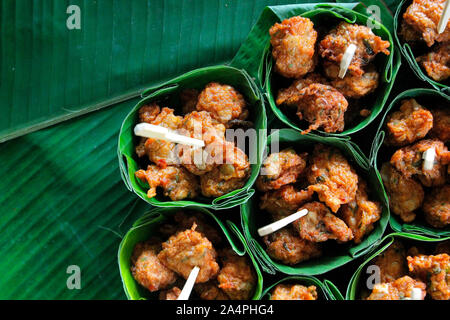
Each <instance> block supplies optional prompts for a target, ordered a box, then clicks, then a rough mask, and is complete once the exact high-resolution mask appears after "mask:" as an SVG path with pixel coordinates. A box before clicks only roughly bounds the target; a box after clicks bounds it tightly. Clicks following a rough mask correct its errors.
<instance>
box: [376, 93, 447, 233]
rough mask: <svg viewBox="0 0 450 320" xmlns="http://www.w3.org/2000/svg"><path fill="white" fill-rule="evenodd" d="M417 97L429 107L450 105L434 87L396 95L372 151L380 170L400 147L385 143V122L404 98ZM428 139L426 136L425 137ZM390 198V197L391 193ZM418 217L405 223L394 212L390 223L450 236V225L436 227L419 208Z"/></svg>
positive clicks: (410, 230) (396, 227)
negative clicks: (424, 216) (428, 221)
mask: <svg viewBox="0 0 450 320" xmlns="http://www.w3.org/2000/svg"><path fill="white" fill-rule="evenodd" d="M411 98H413V99H416V101H417V102H418V103H419V104H421V105H422V106H423V107H425V108H427V109H429V108H433V107H435V106H437V107H442V106H447V108H449V107H450V97H449V96H447V95H445V94H444V93H442V92H439V91H436V90H433V89H424V88H417V89H410V90H407V91H404V92H402V93H401V94H399V95H398V96H397V97H395V98H394V99H393V100H392V102H391V103H390V105H389V106H388V107H387V109H386V111H385V113H384V115H383V118H382V120H381V122H380V126H379V128H378V132H377V136H376V139H375V140H374V142H373V144H372V150H371V153H370V163H371V165H372V166H373V167H375V168H376V170H377V171H378V170H379V169H381V165H382V164H383V163H384V162H387V161H389V160H390V158H391V156H392V154H393V153H394V152H395V151H396V150H398V149H400V147H390V146H387V145H386V144H384V141H385V134H386V133H385V131H384V130H385V123H386V120H387V117H388V115H389V114H391V113H392V112H394V111H397V110H398V109H399V107H400V104H401V102H402V101H403V100H406V99H411ZM425 139H426V138H425ZM387 195H388V198H389V194H387ZM417 213H418V214H417V217H416V219H415V220H414V221H413V222H410V223H405V222H403V221H402V220H401V219H400V217H399V216H397V215H396V214H394V213H391V214H390V221H389V224H390V226H391V228H392V229H393V230H394V231H396V232H406V233H413V234H419V235H423V236H428V237H435V238H440V237H448V236H450V227H446V228H440V229H439V228H434V227H433V226H431V225H430V224H428V223H427V222H426V221H425V220H424V219H423V217H422V215H421V214H420V210H417Z"/></svg>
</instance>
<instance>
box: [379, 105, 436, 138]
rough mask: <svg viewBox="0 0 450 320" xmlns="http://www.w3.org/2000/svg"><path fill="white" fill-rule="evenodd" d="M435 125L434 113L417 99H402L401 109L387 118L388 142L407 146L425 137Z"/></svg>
mask: <svg viewBox="0 0 450 320" xmlns="http://www.w3.org/2000/svg"><path fill="white" fill-rule="evenodd" d="M432 127H433V114H432V113H431V112H430V111H428V110H427V109H425V108H424V107H422V106H421V105H420V104H419V103H417V101H416V100H415V99H408V100H404V101H402V104H401V106H400V110H399V111H395V112H393V113H392V114H390V115H389V116H388V118H387V122H386V129H387V137H386V144H388V145H391V146H405V145H407V144H411V143H413V142H415V141H417V140H419V139H422V138H424V137H425V136H426V135H427V133H428V132H429V131H430V130H431V128H432Z"/></svg>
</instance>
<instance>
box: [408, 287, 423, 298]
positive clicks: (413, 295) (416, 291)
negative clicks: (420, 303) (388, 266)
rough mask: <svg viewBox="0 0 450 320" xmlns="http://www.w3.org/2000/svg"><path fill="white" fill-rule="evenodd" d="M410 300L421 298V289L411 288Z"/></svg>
mask: <svg viewBox="0 0 450 320" xmlns="http://www.w3.org/2000/svg"><path fill="white" fill-rule="evenodd" d="M411 300H422V289H420V288H413V289H412V292H411Z"/></svg>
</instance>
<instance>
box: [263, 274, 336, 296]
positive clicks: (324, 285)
mask: <svg viewBox="0 0 450 320" xmlns="http://www.w3.org/2000/svg"><path fill="white" fill-rule="evenodd" d="M281 283H285V284H300V285H303V286H305V287H309V286H315V287H316V288H317V300H344V297H343V296H342V294H341V293H340V292H339V289H338V288H337V287H336V286H335V285H334V284H333V283H332V282H331V281H329V280H324V281H323V282H322V281H320V280H319V279H317V278H316V277H313V276H289V277H285V278H283V279H281V280H279V281H277V282H275V283H273V284H271V285H269V286H268V287H266V288H264V290H263V292H262V294H261V300H270V297H271V294H272V290H273V289H274V288H275V287H276V286H277V285H279V284H281Z"/></svg>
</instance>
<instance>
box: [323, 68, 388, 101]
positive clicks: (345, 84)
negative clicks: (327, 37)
mask: <svg viewBox="0 0 450 320" xmlns="http://www.w3.org/2000/svg"><path fill="white" fill-rule="evenodd" d="M324 69H325V73H326V75H327V77H329V78H331V79H332V81H331V85H332V86H333V87H334V88H336V90H338V91H339V92H340V93H342V94H343V95H344V97H346V98H354V99H359V98H361V97H364V96H366V95H368V94H369V93H372V92H374V91H375V90H376V89H377V88H378V83H379V77H380V75H379V74H378V72H377V71H376V69H375V67H374V66H373V65H372V64H371V65H369V66H368V67H367V68H366V69H367V70H366V71H365V72H364V73H363V74H362V75H355V74H352V73H347V74H346V75H345V77H344V78H343V79H341V78H339V77H338V74H339V69H340V67H339V66H338V65H336V64H334V63H325V64H324Z"/></svg>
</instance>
